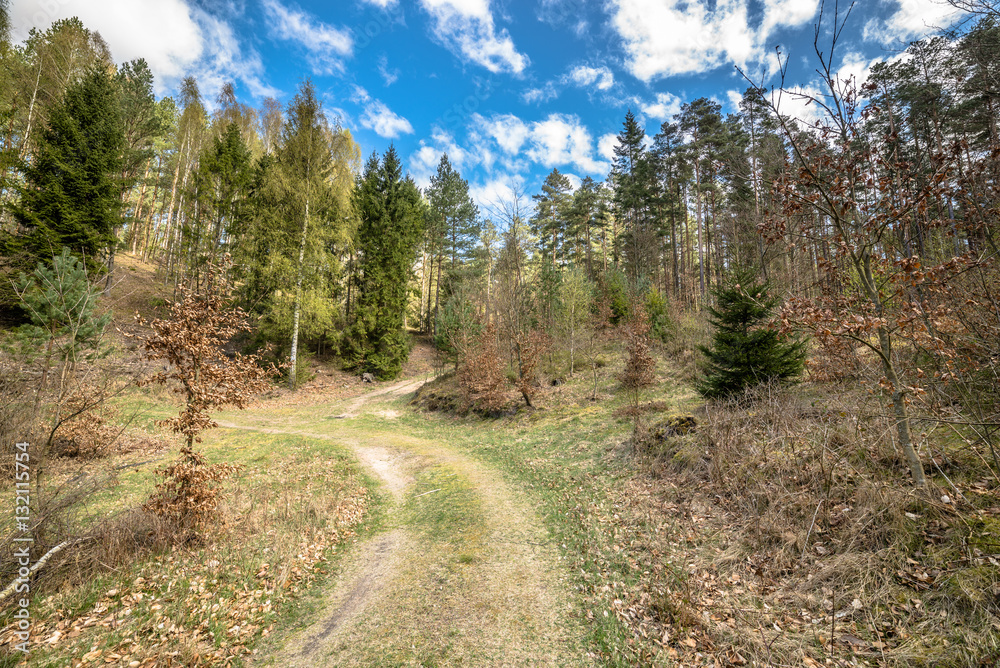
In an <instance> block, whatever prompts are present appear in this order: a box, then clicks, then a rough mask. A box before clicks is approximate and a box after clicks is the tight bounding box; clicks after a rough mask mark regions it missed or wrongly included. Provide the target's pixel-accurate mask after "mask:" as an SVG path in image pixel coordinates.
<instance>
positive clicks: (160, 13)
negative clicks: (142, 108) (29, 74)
mask: <svg viewBox="0 0 1000 668" xmlns="http://www.w3.org/2000/svg"><path fill="white" fill-rule="evenodd" d="M73 16H76V17H79V19H80V20H81V21H83V24H84V25H85V26H86V27H87V28H89V29H90V30H95V31H97V32H99V33H100V34H101V37H103V38H104V40H105V42H107V44H108V47H109V48H110V49H111V55H112V56H113V57H114V59H115V61H116V62H118V63H123V62H126V61H129V60H134V59H136V58H144V59H145V60H146V63H147V64H148V65H149V68H150V70H151V71H152V72H153V75H154V77H155V82H154V87H155V90H156V93H157V94H158V95H165V94H168V93H169V92H171V91H172V89H173V88H174V87H175V86H176V85H177V84H178V82H179V81H180V79H181V78H182V77H184V76H188V75H192V76H194V77H195V78H196V79H197V80H198V83H199V86H200V87H201V90H202V93H203V94H204V96H205V98H206V100H210V99H212V97H214V92H215V91H217V90H218V89H219V87H220V86H221V85H222V83H224V82H226V81H237V82H242V83H243V84H244V85H245V86H246V87H247V89H248V90H249V91H250V92H251V93H252V94H253V95H255V96H269V95H270V96H273V95H278V94H279V91H278V90H277V89H275V88H273V87H271V86H269V85H267V84H266V83H265V82H264V65H263V62H262V61H261V58H260V55H259V54H258V53H257V51H256V50H254V49H253V47H252V46H250V45H247V44H245V43H241V41H240V40H239V39H238V38H237V36H236V32H235V31H234V30H233V28H232V26H231V25H229V23H227V22H226V21H225V20H223V19H221V18H218V17H216V16H213V15H211V14H209V13H208V12H206V11H204V10H202V9H199V8H197V7H192V6H189V5H188V4H187V3H186V2H184V0H103V1H102V2H99V3H98V2H69V1H67V0H14V1H13V2H12V3H11V6H10V18H11V26H12V34H11V36H12V38H13V40H14V41H15V42H19V41H21V40H23V39H25V38H26V37H27V36H28V32H29V31H30V30H31V28H38V29H39V30H46V29H48V27H49V25H51V23H52V22H53V21H57V20H60V19H67V18H70V17H73Z"/></svg>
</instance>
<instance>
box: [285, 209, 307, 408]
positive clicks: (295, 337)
mask: <svg viewBox="0 0 1000 668" xmlns="http://www.w3.org/2000/svg"><path fill="white" fill-rule="evenodd" d="M308 227H309V196H308V195H307V196H306V215H305V216H303V218H302V238H301V239H300V240H299V270H298V275H297V276H296V277H295V309H294V312H293V315H292V352H291V355H290V358H289V361H288V362H289V368H288V387H289V388H290V389H293V390H294V389H295V381H296V378H295V377H296V367H295V365H296V362H297V361H298V352H299V312H300V311H301V309H302V265H303V263H304V262H305V257H306V230H307V229H308Z"/></svg>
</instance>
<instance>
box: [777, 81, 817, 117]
mask: <svg viewBox="0 0 1000 668" xmlns="http://www.w3.org/2000/svg"><path fill="white" fill-rule="evenodd" d="M771 95H772V101H773V102H774V103H775V104H776V105H777V107H778V113H780V114H781V115H783V116H788V117H790V118H792V119H795V120H797V121H799V122H800V123H805V124H806V125H811V126H816V125H823V124H825V123H826V122H827V121H828V120H829V117H828V115H827V113H826V111H824V109H823V107H822V106H821V105H820V104H818V103H817V101H819V102H825V101H826V98H825V97H824V96H823V93H822V91H821V90H820V88H819V87H818V86H817V85H815V84H810V85H807V86H792V87H790V88H789V89H788V90H786V91H776V92H773V93H772V94H771Z"/></svg>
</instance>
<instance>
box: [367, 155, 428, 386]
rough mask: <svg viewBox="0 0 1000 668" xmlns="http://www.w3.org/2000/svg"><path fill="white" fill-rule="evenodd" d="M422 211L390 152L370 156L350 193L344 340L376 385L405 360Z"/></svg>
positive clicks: (415, 191)
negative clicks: (352, 238)
mask: <svg viewBox="0 0 1000 668" xmlns="http://www.w3.org/2000/svg"><path fill="white" fill-rule="evenodd" d="M423 206H424V205H423V203H422V201H421V197H420V191H419V190H418V189H417V186H416V185H415V184H414V183H413V181H412V179H410V178H409V177H406V178H405V179H404V178H403V176H402V168H401V166H400V162H399V156H398V155H397V154H396V150H395V149H394V148H392V147H390V148H389V150H388V151H386V153H385V155H384V156H383V159H382V161H381V163H379V160H378V157H377V156H376V155H374V154H373V155H372V157H371V158H370V159H369V160H368V163H367V165H366V166H365V171H364V174H363V175H362V176H361V178H360V179H359V180H358V186H357V188H356V190H355V193H354V207H355V211H356V212H357V215H358V218H359V219H360V227H359V228H358V234H357V240H356V244H357V251H358V270H359V271H358V273H357V275H356V276H355V282H356V285H357V294H358V300H357V309H356V310H355V314H354V318H355V320H354V323H353V324H352V326H351V329H350V331H349V332H348V337H349V339H350V345H351V346H352V348H353V350H352V351H351V356H352V357H353V360H354V365H355V366H356V367H357V368H358V370H360V371H368V372H371V373H373V374H375V375H376V376H378V377H379V378H380V379H382V380H390V379H392V378H395V377H396V376H398V375H399V372H400V370H401V369H402V367H403V363H404V362H405V361H406V360H407V358H408V357H409V355H410V342H409V338H408V336H407V334H406V331H405V330H404V329H403V326H404V319H405V314H406V305H407V300H408V297H409V294H410V291H409V282H410V278H411V275H412V272H413V262H414V260H415V259H416V250H417V242H418V241H419V239H420V235H421V233H422V232H423V228H422V220H423V217H424V209H423Z"/></svg>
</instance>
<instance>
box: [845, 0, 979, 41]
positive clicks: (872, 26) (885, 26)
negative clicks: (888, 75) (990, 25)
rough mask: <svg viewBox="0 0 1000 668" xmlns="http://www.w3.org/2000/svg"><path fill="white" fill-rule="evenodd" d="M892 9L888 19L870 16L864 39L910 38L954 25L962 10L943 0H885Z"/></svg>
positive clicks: (885, 5)
mask: <svg viewBox="0 0 1000 668" xmlns="http://www.w3.org/2000/svg"><path fill="white" fill-rule="evenodd" d="M881 4H882V5H883V6H884V7H887V8H889V9H888V10H887V12H884V13H888V12H892V13H891V14H890V15H889V16H888V17H887V18H885V19H879V18H873V19H871V20H870V21H869V22H868V23H867V24H866V25H865V28H864V33H863V35H864V38H865V39H866V40H868V41H872V42H882V43H884V42H895V41H908V40H911V39H916V38H920V37H924V36H926V35H928V34H930V33H933V32H935V31H936V30H937V29H939V28H947V27H949V26H951V25H952V24H953V23H954V22H955V20H956V19H957V18H958V17H959V15H960V12H959V11H958V10H956V9H955V8H954V7H952V6H951V5H950V4H948V3H947V2H945V1H944V0H882V2H881Z"/></svg>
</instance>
